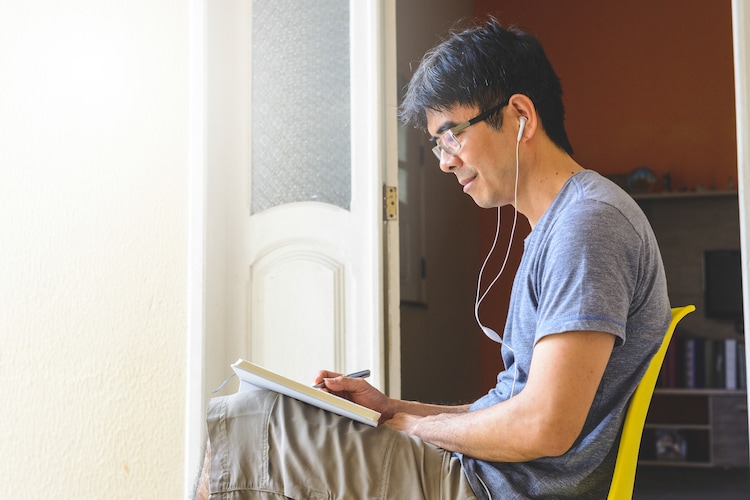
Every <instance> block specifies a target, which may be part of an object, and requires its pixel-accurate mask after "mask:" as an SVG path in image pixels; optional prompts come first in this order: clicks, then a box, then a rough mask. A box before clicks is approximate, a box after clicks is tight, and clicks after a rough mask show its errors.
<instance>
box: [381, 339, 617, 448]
mask: <svg viewBox="0 0 750 500" xmlns="http://www.w3.org/2000/svg"><path fill="white" fill-rule="evenodd" d="M614 341H615V337H614V336H613V335H612V334H609V333H603V332H566V333H560V334H555V335H548V336H546V337H544V338H543V339H542V340H540V341H539V342H538V343H537V345H536V346H535V347H534V353H533V357H532V361H531V367H530V371H529V379H528V381H527V383H526V386H525V387H524V389H523V390H522V391H521V392H520V393H519V394H517V395H516V396H514V397H513V398H511V399H509V400H507V401H504V402H502V403H499V404H496V405H494V406H492V407H490V408H486V409H483V410H479V411H475V412H469V413H462V414H445V413H442V414H437V415H433V416H426V417H416V416H413V415H408V414H406V413H399V414H396V415H395V416H394V418H393V419H392V420H390V421H388V422H387V423H388V425H390V426H392V427H394V428H396V429H399V430H403V431H405V432H408V433H410V434H414V435H416V436H419V437H420V438H421V439H423V440H425V441H428V442H430V443H433V444H435V445H437V446H440V447H441V448H444V449H446V450H450V451H457V452H460V453H463V454H465V455H468V456H471V457H474V458H477V459H482V460H490V461H498V462H522V461H528V460H533V459H536V458H540V457H545V456H558V455H562V454H563V453H565V452H566V451H568V449H570V447H571V446H572V445H573V443H574V442H575V440H576V439H577V437H578V435H579V434H580V432H581V430H582V428H583V424H584V422H585V420H586V416H587V415H588V412H589V409H590V408H591V404H592V402H593V400H594V396H595V395H596V391H597V388H598V387H599V383H600V381H601V378H602V376H603V374H604V369H605V367H606V366H607V362H608V361H609V357H610V354H611V352H612V348H613V347H614ZM407 411H408V410H407Z"/></svg>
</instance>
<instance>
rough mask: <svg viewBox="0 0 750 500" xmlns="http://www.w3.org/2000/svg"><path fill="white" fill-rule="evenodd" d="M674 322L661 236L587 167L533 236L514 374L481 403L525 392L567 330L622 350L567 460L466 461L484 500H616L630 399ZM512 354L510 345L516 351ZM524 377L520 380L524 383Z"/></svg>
mask: <svg viewBox="0 0 750 500" xmlns="http://www.w3.org/2000/svg"><path fill="white" fill-rule="evenodd" d="M670 319H671V312H670V304H669V299H668V297H667V283H666V278H665V275H664V268H663V265H662V261H661V255H660V253H659V248H658V245H657V242H656V238H655V237H654V234H653V232H652V230H651V226H650V225H649V223H648V220H647V219H646V217H645V216H644V215H643V212H642V211H641V209H640V208H639V207H638V205H637V204H636V203H635V202H634V201H633V199H632V198H631V197H630V196H628V195H627V194H626V193H625V192H623V191H622V190H621V189H620V188H618V187H617V186H616V185H615V184H614V183H612V182H611V181H609V180H607V179H605V178H604V177H602V176H600V175H599V174H597V173H595V172H593V171H590V170H585V171H582V172H579V173H578V174H576V175H575V176H573V177H572V178H571V179H570V180H568V182H567V183H566V184H565V186H564V187H563V189H562V190H561V191H560V193H559V194H558V195H557V197H556V198H555V199H554V201H553V202H552V204H551V205H550V207H549V208H548V209H547V211H546V212H545V213H544V215H543V216H542V218H541V219H540V220H539V222H538V224H537V225H536V226H535V228H534V230H533V231H532V232H531V234H530V235H529V236H528V237H527V238H526V241H525V249H524V254H523V258H522V260H521V264H520V266H519V269H518V271H517V273H516V276H515V280H514V283H513V291H512V294H511V298H510V309H509V313H508V320H507V323H506V325H505V334H504V344H503V347H502V349H501V352H502V357H503V361H504V363H505V366H506V370H504V371H502V372H500V373H499V374H498V377H497V385H496V386H495V387H494V388H492V389H491V390H490V391H489V392H488V393H487V394H486V395H485V396H483V397H482V398H480V399H479V400H477V401H476V402H475V403H474V404H473V405H472V407H471V409H472V411H473V410H477V409H481V408H486V407H489V406H492V405H495V404H497V403H500V402H502V401H505V400H506V399H508V398H509V396H510V392H511V389H512V388H513V392H514V394H518V393H519V392H520V391H522V390H523V388H524V385H525V384H526V379H527V376H528V372H529V367H530V365H531V356H532V354H533V349H534V345H535V344H536V342H538V341H539V340H540V339H541V338H542V337H545V336H547V335H553V334H557V333H561V332H566V331H574V330H589V331H603V332H609V333H612V334H613V335H615V336H616V337H617V338H616V342H615V348H614V350H613V351H612V355H611V358H610V361H609V364H608V365H607V368H606V370H605V372H604V376H603V379H602V382H601V384H600V385H599V389H598V390H597V393H596V397H595V399H594V402H593V404H592V407H591V410H590V412H589V415H588V417H587V419H586V422H585V424H584V427H583V430H582V432H581V434H580V436H579V437H578V439H577V440H576V442H575V444H574V445H573V447H572V448H571V449H570V450H569V451H568V452H567V453H565V454H564V455H562V456H560V457H547V458H540V459H537V460H533V461H530V462H523V463H493V462H486V461H482V460H475V459H472V458H470V457H468V456H463V457H461V459H462V464H463V468H464V472H465V473H466V475H467V478H468V480H469V482H470V483H471V485H472V489H473V490H474V492H475V493H476V494H477V496H478V497H479V498H488V496H487V491H485V488H486V489H487V490H488V491H489V492H490V493H491V495H492V496H491V498H494V499H503V500H506V499H510V498H524V499H526V498H576V499H580V498H606V496H607V491H608V489H609V484H610V482H611V479H612V473H613V470H614V463H615V459H616V455H617V444H618V441H619V439H618V438H619V432H620V429H621V426H622V421H623V418H624V415H625V410H626V409H627V404H628V401H629V400H630V396H631V395H632V394H633V391H634V390H635V388H636V386H637V385H638V382H639V381H640V379H641V378H642V376H643V374H644V373H645V371H646V368H647V367H648V363H649V361H650V360H651V357H652V356H653V355H654V353H655V352H656V351H657V349H658V347H659V345H660V343H661V340H662V338H663V337H664V333H665V332H666V330H667V327H668V325H669V322H670ZM509 347H510V348H509ZM514 375H515V377H516V380H515V385H514Z"/></svg>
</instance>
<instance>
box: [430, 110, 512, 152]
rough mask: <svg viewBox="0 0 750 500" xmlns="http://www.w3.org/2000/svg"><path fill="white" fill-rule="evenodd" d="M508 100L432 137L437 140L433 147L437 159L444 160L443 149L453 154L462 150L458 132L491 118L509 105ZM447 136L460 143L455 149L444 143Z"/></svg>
mask: <svg viewBox="0 0 750 500" xmlns="http://www.w3.org/2000/svg"><path fill="white" fill-rule="evenodd" d="M508 102H509V99H505V100H504V101H503V102H501V103H500V104H498V105H497V106H495V107H493V108H490V109H488V110H487V111H484V112H483V113H480V114H478V115H477V116H475V117H474V118H472V119H471V120H468V121H465V122H463V123H459V124H458V125H456V126H455V127H451V128H449V129H448V130H446V131H445V132H443V133H442V134H440V135H439V136H437V137H432V138H431V140H432V141H434V142H435V146H434V147H433V148H432V152H433V153H434V154H435V156H437V159H438V160H442V159H443V151H445V152H446V153H448V154H449V155H451V156H455V155H457V154H458V153H459V152H460V151H461V147H462V144H461V142H460V141H459V140H458V138H456V134H458V133H460V132H463V131H464V130H466V129H467V128H469V127H471V126H472V125H474V124H476V123H479V122H482V121H484V120H486V119H487V118H489V117H490V116H492V115H494V114H495V113H497V112H498V111H500V110H501V109H503V108H504V107H505V106H507V105H508ZM446 136H447V137H448V138H452V140H453V141H455V142H456V144H458V147H457V148H455V151H450V150H449V149H448V148H447V147H446V146H445V145H444V143H443V137H446Z"/></svg>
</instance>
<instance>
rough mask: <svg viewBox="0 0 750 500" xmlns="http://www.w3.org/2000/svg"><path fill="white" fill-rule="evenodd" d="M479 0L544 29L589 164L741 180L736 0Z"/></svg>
mask: <svg viewBox="0 0 750 500" xmlns="http://www.w3.org/2000/svg"><path fill="white" fill-rule="evenodd" d="M474 5H475V13H476V15H477V16H484V15H486V14H488V13H489V14H492V15H494V16H495V17H497V18H498V19H499V20H500V22H501V23H503V24H504V25H509V24H518V25H520V26H522V27H524V28H525V29H526V30H528V31H530V32H532V33H534V34H535V35H536V36H537V37H538V38H539V39H540V40H541V42H542V44H543V45H544V47H545V50H546V52H547V56H548V57H549V59H550V60H551V61H552V64H553V66H554V67H555V69H556V70H557V73H558V75H559V76H560V79H561V81H562V85H563V92H564V101H565V105H566V125H567V131H568V135H569V137H570V140H571V143H572V144H573V148H574V149H575V159H576V160H577V161H578V162H579V163H580V164H581V165H583V166H584V167H586V168H590V169H593V170H597V171H599V172H601V173H603V174H616V173H628V172H630V171H632V170H633V169H634V168H636V167H640V166H647V167H649V168H651V169H652V170H653V171H654V172H655V173H656V175H657V176H658V177H661V176H662V175H663V174H664V173H666V172H668V173H669V174H670V176H671V178H672V185H673V187H674V188H675V189H681V188H685V189H695V188H696V187H697V186H698V185H699V184H703V185H704V186H705V187H707V188H711V187H712V186H715V187H716V188H718V189H724V188H726V187H727V183H728V182H729V183H732V184H733V185H735V186H736V183H737V144H736V137H735V110H734V77H733V61H732V20H731V3H730V1H729V0H721V1H712V2H707V1H704V0H659V1H657V2H654V1H651V0H631V1H629V2H619V3H615V2H602V1H599V0H578V1H567V2H552V1H549V0H502V1H501V0H494V1H493V0H475V2H474ZM511 222H512V210H510V209H509V208H505V209H504V210H503V224H502V225H503V231H502V234H503V236H504V238H505V239H504V241H502V242H501V243H499V244H498V248H497V249H496V252H497V253H499V254H504V252H505V248H506V245H507V237H508V234H509V232H510V226H511ZM524 222H525V221H524ZM523 229H525V230H526V231H528V226H525V225H522V231H521V234H517V235H516V238H515V239H514V247H515V248H514V255H515V257H516V259H517V258H518V256H519V255H520V251H521V248H522V245H523V243H522V237H523V236H524V234H525V232H524V231H523ZM494 232H495V211H491V210H488V211H484V212H483V213H482V220H481V249H482V252H486V251H487V250H488V249H489V246H490V244H491V242H492V236H493V235H494ZM482 258H484V253H483V254H482ZM499 260H500V261H502V259H499ZM495 261H496V259H493V262H495ZM495 266H499V264H491V265H488V271H487V274H488V275H489V274H491V271H489V270H491V269H499V267H495ZM514 270H515V266H514V267H513V268H511V269H508V270H506V273H504V274H505V276H503V278H501V280H500V281H499V282H498V284H497V285H496V286H497V288H496V289H493V292H492V293H491V294H489V295H488V297H487V299H486V302H484V303H483V307H482V309H481V312H482V320H483V322H484V323H485V324H487V325H488V326H491V327H492V328H495V329H497V330H498V331H502V326H503V325H504V323H505V316H506V314H507V296H508V293H509V288H510V286H511V280H512V275H513V273H514ZM497 350H498V348H497V346H496V345H495V344H494V343H492V342H490V341H489V340H487V341H485V344H483V349H482V356H483V362H482V381H483V383H484V384H485V385H486V386H491V385H494V377H495V374H496V373H497V370H498V363H499V361H498V359H497Z"/></svg>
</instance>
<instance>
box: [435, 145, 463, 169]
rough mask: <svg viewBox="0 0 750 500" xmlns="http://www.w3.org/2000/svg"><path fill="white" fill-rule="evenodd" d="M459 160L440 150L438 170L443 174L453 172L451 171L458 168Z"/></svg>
mask: <svg viewBox="0 0 750 500" xmlns="http://www.w3.org/2000/svg"><path fill="white" fill-rule="evenodd" d="M460 161H461V159H460V158H458V156H456V155H452V154H450V153H448V152H447V151H443V150H442V149H441V150H440V170H442V171H443V172H445V173H450V172H453V169H455V168H456V167H458V166H459V163H460Z"/></svg>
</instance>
